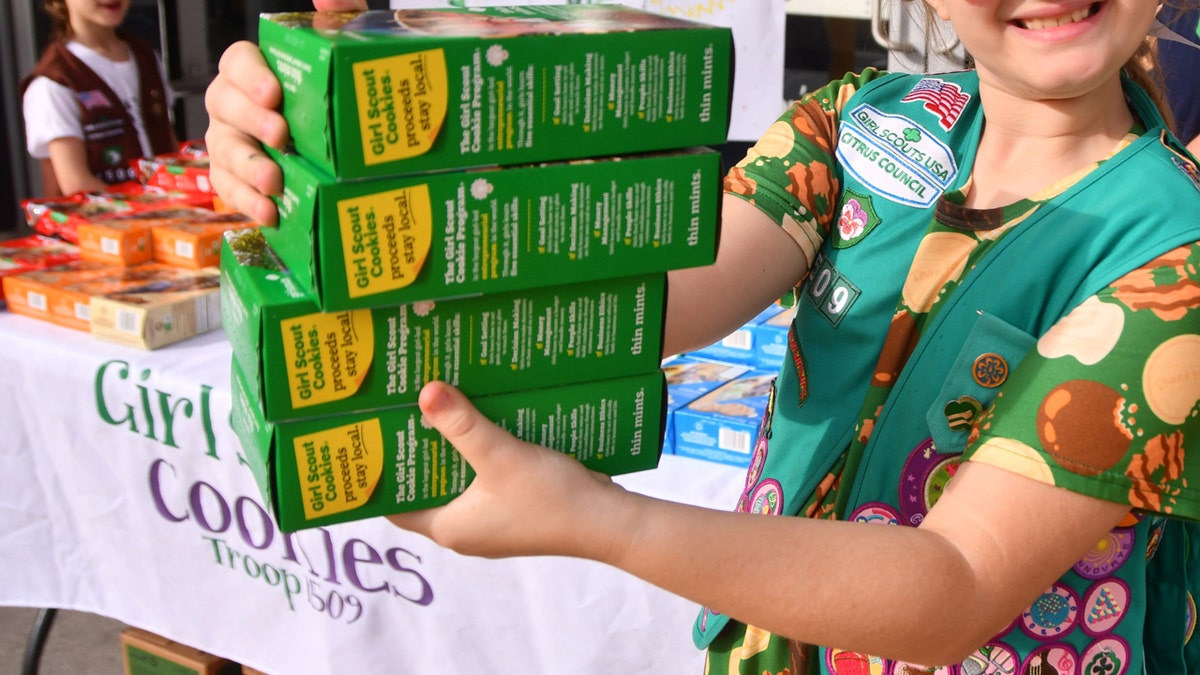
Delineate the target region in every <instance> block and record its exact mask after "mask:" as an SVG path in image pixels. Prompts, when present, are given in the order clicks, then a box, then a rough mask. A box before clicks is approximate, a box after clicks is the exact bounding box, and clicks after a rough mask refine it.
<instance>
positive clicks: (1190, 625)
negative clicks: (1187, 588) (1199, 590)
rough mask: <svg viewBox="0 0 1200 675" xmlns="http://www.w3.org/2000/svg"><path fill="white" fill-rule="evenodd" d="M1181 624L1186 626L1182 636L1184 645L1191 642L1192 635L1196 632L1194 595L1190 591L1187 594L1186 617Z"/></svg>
mask: <svg viewBox="0 0 1200 675" xmlns="http://www.w3.org/2000/svg"><path fill="white" fill-rule="evenodd" d="M1183 625H1185V626H1187V630H1186V631H1184V635H1185V637H1184V638H1183V644H1185V645H1186V644H1189V643H1191V641H1192V635H1194V634H1195V633H1196V597H1195V596H1194V595H1192V594H1191V592H1188V594H1187V619H1186V623H1184V624H1183Z"/></svg>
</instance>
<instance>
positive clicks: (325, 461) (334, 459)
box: [292, 419, 384, 519]
mask: <svg viewBox="0 0 1200 675" xmlns="http://www.w3.org/2000/svg"><path fill="white" fill-rule="evenodd" d="M292 447H293V449H294V450H295V452H296V465H297V466H298V467H299V468H300V471H299V474H300V492H301V494H302V495H304V497H303V502H304V514H305V516H306V517H307V518H309V519H312V518H316V517H317V516H329V515H333V514H336V513H344V512H346V511H350V510H353V509H356V508H359V507H360V506H362V505H364V504H366V503H367V500H368V499H370V498H371V493H373V492H374V491H375V486H376V485H378V484H379V478H380V476H381V475H382V473H383V459H384V457H383V456H384V446H383V432H382V431H381V430H380V426H379V420H378V419H369V420H364V421H362V422H358V423H356V424H347V425H345V426H340V427H335V428H332V429H325V430H322V431H319V432H317V433H314V434H309V435H307V436H297V437H296V439H295V441H294V442H293V446H292Z"/></svg>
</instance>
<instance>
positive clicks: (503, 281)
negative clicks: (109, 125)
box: [221, 5, 732, 531]
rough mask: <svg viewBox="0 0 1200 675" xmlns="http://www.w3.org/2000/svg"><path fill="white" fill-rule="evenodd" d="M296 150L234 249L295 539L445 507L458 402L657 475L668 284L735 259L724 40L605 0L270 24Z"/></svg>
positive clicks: (238, 299) (242, 349) (270, 52)
mask: <svg viewBox="0 0 1200 675" xmlns="http://www.w3.org/2000/svg"><path fill="white" fill-rule="evenodd" d="M259 42H260V48H261V50H262V53H263V55H264V57H265V58H266V60H267V62H268V64H269V65H270V66H271V67H272V68H273V69H274V71H275V73H276V74H277V75H278V77H279V78H280V80H281V82H282V84H283V90H284V100H283V105H282V111H283V114H284V115H285V117H286V118H287V121H288V123H289V125H290V128H291V132H292V136H293V139H292V145H293V147H292V148H290V149H289V151H288V152H286V153H278V154H275V155H274V158H275V159H276V161H277V162H278V163H279V165H280V166H281V168H282V172H283V177H284V180H283V192H282V195H281V196H280V197H279V198H278V200H277V204H278V206H279V212H280V219H279V223H278V225H277V226H269V227H262V228H252V229H248V230H245V231H231V232H229V233H227V234H226V236H225V243H224V247H225V250H223V252H222V256H221V293H222V301H221V306H222V312H223V314H224V319H223V320H224V329H225V332H226V334H227V335H228V336H229V340H230V342H231V344H232V347H233V349H232V351H233V359H232V376H233V382H234V387H233V397H234V404H233V413H232V422H233V427H234V430H235V432H236V433H237V435H238V437H239V438H240V440H241V442H242V445H243V449H244V450H245V456H246V459H247V461H248V463H249V464H250V465H251V467H252V470H253V471H254V472H255V477H256V480H257V481H258V484H259V486H260V488H261V489H262V491H263V493H264V497H265V500H266V502H267V503H268V504H270V506H271V510H272V512H273V513H274V515H275V517H276V519H277V521H278V525H279V527H280V528H281V529H282V530H283V531H295V530H298V529H303V528H308V527H315V526H323V525H328V524H333V523H338V522H344V521H350V520H357V519H362V518H368V517H374V516H379V515H386V514H393V513H399V512H403V511H409V510H414V509H420V508H426V507H430V506H435V505H439V504H443V503H446V502H448V501H450V500H451V499H453V498H454V497H455V496H456V495H458V494H460V493H461V492H462V491H463V490H464V489H465V487H466V486H467V485H468V484H469V482H470V481H471V480H472V478H473V473H472V471H471V469H470V467H469V466H467V465H466V464H465V462H463V461H462V459H461V457H460V456H459V455H458V453H457V452H456V451H455V450H454V449H453V448H452V447H450V446H449V445H448V444H447V443H446V441H445V440H444V439H443V438H442V437H440V435H439V434H438V433H437V432H436V430H434V429H432V428H429V427H427V426H426V425H425V424H423V423H422V420H421V415H420V412H419V410H418V408H417V406H416V401H417V396H418V393H419V391H420V390H421V387H422V386H423V385H424V384H425V383H427V382H429V381H431V380H434V379H439V380H443V381H446V382H449V383H451V384H454V385H456V386H458V387H459V388H460V389H462V390H463V391H464V393H466V394H467V395H468V396H470V397H471V398H472V400H473V401H474V403H475V404H476V405H477V406H478V407H479V409H480V410H481V411H482V412H483V413H484V414H485V415H487V416H488V417H489V418H490V419H492V420H493V421H495V422H496V423H497V424H499V425H501V426H503V427H505V428H507V429H508V430H509V431H511V432H512V433H514V434H515V435H516V436H518V437H519V438H522V439H525V440H528V441H533V442H537V443H540V444H543V445H547V446H549V447H552V448H554V449H556V450H559V451H562V452H564V453H568V454H570V455H572V456H574V457H576V458H578V459H579V460H581V461H582V462H583V463H584V464H585V465H586V466H588V467H590V468H591V469H593V470H596V471H599V472H603V473H606V474H610V475H616V474H621V473H627V472H633V471H639V470H643V469H648V468H652V467H654V466H657V464H658V460H659V454H660V452H661V449H662V441H663V438H664V431H665V429H664V418H665V382H664V376H663V372H662V370H661V368H660V365H661V347H662V328H663V314H664V304H665V292H666V288H665V280H666V272H667V271H668V270H670V269H677V268H684V267H693V266H701V265H706V264H709V263H711V262H712V261H713V259H714V257H715V251H716V237H717V218H718V201H719V195H720V185H721V177H722V176H721V162H720V154H719V153H718V152H716V151H714V150H713V149H711V148H709V147H704V146H708V145H714V144H720V143H723V142H724V141H725V134H726V130H727V124H728V115H729V94H730V91H729V88H730V83H731V81H732V79H731V76H730V68H731V56H732V54H731V48H732V45H731V35H730V31H729V29H727V28H719V27H713V26H708V25H704V24H700V23H695V22H689V21H681V20H676V19H672V18H668V17H664V16H660V15H656V14H652V13H648V12H643V11H640V10H635V9H630V8H625V7H620V6H612V5H609V6H605V5H559V6H524V7H490V8H486V9H475V10H456V9H445V10H395V11H390V10H386V11H385V10H370V11H365V12H358V13H338V14H329V13H319V12H318V13H313V12H300V13H285V14H264V15H262V17H260V25H259Z"/></svg>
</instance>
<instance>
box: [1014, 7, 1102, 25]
mask: <svg viewBox="0 0 1200 675" xmlns="http://www.w3.org/2000/svg"><path fill="white" fill-rule="evenodd" d="M1103 5H1104V3H1101V2H1093V3H1091V4H1089V5H1087V6H1084V7H1080V8H1078V9H1075V10H1073V11H1070V12H1067V13H1065V14H1063V13H1059V14H1056V15H1053V16H1033V17H1025V18H1019V19H1014V20H1012V21H1011V22H1010V23H1011V24H1012V25H1014V26H1016V27H1017V28H1023V29H1025V30H1031V31H1043V30H1048V29H1052V28H1059V27H1061V26H1068V25H1071V24H1077V23H1080V22H1082V21H1085V20H1087V19H1090V18H1092V17H1094V16H1096V15H1097V14H1099V13H1100V10H1101V8H1102V7H1103ZM1059 11H1060V12H1061V10H1059Z"/></svg>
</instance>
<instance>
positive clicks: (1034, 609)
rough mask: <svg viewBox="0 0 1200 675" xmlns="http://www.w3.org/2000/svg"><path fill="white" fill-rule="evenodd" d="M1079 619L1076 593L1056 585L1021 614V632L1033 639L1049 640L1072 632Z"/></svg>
mask: <svg viewBox="0 0 1200 675" xmlns="http://www.w3.org/2000/svg"><path fill="white" fill-rule="evenodd" d="M1078 618H1079V598H1078V597H1076V595H1075V591H1073V590H1071V589H1070V588H1068V587H1067V586H1064V585H1062V584H1054V585H1053V586H1051V587H1050V588H1049V589H1048V590H1047V591H1046V592H1045V593H1042V594H1041V595H1040V596H1038V599H1037V600H1034V601H1033V604H1031V605H1030V606H1029V609H1027V610H1025V612H1024V613H1022V614H1021V630H1024V631H1025V634H1026V635H1028V636H1029V637H1031V638H1035V639H1038V640H1049V639H1052V638H1056V637H1058V636H1060V635H1062V634H1063V633H1066V632H1067V631H1069V630H1071V628H1073V627H1074V626H1075V622H1076V620H1077V619H1078Z"/></svg>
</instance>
